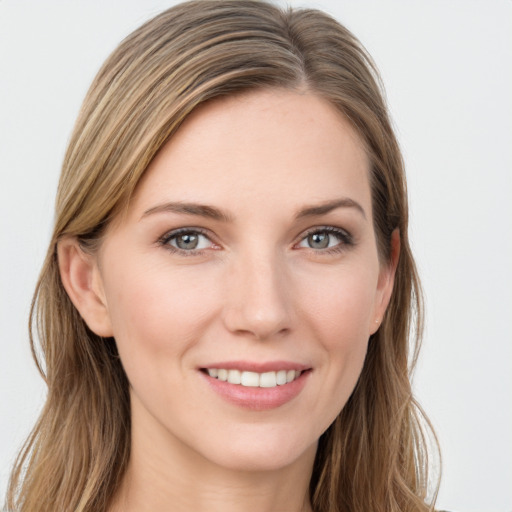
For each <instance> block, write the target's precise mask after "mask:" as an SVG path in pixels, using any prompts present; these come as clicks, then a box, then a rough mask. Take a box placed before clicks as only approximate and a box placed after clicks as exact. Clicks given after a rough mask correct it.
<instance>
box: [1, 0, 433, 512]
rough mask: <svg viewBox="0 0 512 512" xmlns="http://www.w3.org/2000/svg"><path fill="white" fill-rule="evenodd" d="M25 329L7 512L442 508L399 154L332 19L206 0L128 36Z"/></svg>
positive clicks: (367, 77) (64, 190)
mask: <svg viewBox="0 0 512 512" xmlns="http://www.w3.org/2000/svg"><path fill="white" fill-rule="evenodd" d="M33 318H34V320H35V321H36V325H37V328H38V332H39V336H40V339H41V345H42V349H43V354H44V366H45V372H44V373H45V378H46V381H47V383H48V398H47V402H46V405H45V408H44V410H43V413H42V415H41V417H40V420H39V422H38V424H37V425H36V427H35V429H34V431H33V434H32V436H31V438H30V439H29V440H28V442H27V444H26V447H25V449H24V451H23V452H22V454H21V456H20V458H19V460H18V462H17V464H16V467H15V469H14V471H13V475H12V481H11V485H10V490H9V494H8V498H7V507H8V508H10V509H15V510H20V511H25V510H27V511H29V510H30V511H31V510H38V511H41V510H48V511H50V510H51V511H55V510H77V511H78V510H79V511H101V510H106V511H111V512H115V511H119V510H123V511H131V510H138V511H141V510H174V511H179V510H203V509H208V510H220V509H221V508H222V510H240V509H242V507H245V508H246V509H247V508H248V509H256V508H257V509H258V510H279V511H285V510H286V511H288V510H289V511H298V510H305V511H311V510H314V511H315V512H320V511H322V512H323V511H337V510H350V511H369V510H375V511H379V510H382V511H413V510H414V511H420V510H432V509H433V507H434V503H433V502H432V503H426V500H427V485H428V475H427V465H428V464H427V462H428V461H427V453H426V443H425V439H424V436H425V430H424V428H423V427H422V423H421V419H422V414H421V411H420V410H419V409H418V407H417V406H416V404H415V402H414V399H413V397H412V394H411V387H410V382H409V371H410V367H409V365H408V363H410V362H411V361H412V364H414V361H415V359H416V356H417V345H416V348H415V350H414V351H413V354H412V355H410V354H409V352H408V338H409V333H410V330H411V328H415V332H416V334H417V336H419V333H420V332H421V301H420V287H419V281H418V278H417V275H416V271H415V266H414V261H413V258H412V256H411V252H410V248H409V244H408V239H407V199H406V187H405V178H404V174H403V165H402V160H401V156H400V152H399V148H398V145H397V143H396V140H395V137H394V134H393V132H392V129H391V127H390V123H389V119H388V116H387V112H386V107H385V104H384V102H383V99H382V96H381V92H380V90H379V86H378V82H377V78H376V71H375V69H374V67H373V65H372V63H371V60H370V58H369V57H368V55H367V54H366V53H365V52H364V50H363V49H362V47H361V45H360V44H359V43H358V41H357V40H356V39H355V38H354V37H353V36H352V35H351V34H350V33H349V32H348V31H347V30H346V29H345V28H343V27H342V26H340V25H339V24H338V23H337V22H335V21H334V20H332V19H331V18H329V17H328V16H326V15H324V14H322V13H320V12H317V11H311V10H288V11H280V10H278V9H277V8H275V7H273V6H271V5H269V4H266V3H263V2H259V1H246V0H243V1H238V0H237V1H226V0H221V1H207V2H204V1H199V2H197V1H196V2H190V3H185V4H181V5H179V6H177V7H174V8H172V9H170V10H168V11H166V12H164V13H162V14H161V15H159V16H157V17H156V18H155V19H153V20H151V21H150V22H148V23H146V24H145V25H144V26H142V27H141V28H140V29H138V30H137V31H135V32H134V33H133V34H132V35H130V36H129V37H128V38H127V39H126V40H125V41H123V42H122V43H121V45H120V46H119V48H118V49H117V50H116V51H115V52H114V53H113V54H112V55H111V56H110V58H109V59H108V60H107V62H106V63H105V65H104V66H103V68H102V69H101V70H100V72H99V73H98V75H97V77H96V79H95V80H94V83H93V85H92V87H91V89H90V91H89V93H88V95H87V97H86V99H85V102H84V106H83V108H82V111H81V113H80V116H79V119H78V121H77V124H76V126H75V130H74V134H73V136H72V139H71V142H70V145H69V148H68V151H67V154H66V157H65V161H64V165H63V171H62V176H61V181H60V184H59V190H58V195H57V206H56V222H55V230H54V233H53V237H52V240H51V243H50V248H49V252H48V256H47V259H46V262H45V264H44V267H43V270H42V274H41V277H40V281H39V283H38V286H37V289H36V293H35V299H34V306H33ZM42 366H43V365H42V364H40V368H41V371H42ZM24 468H25V469H24ZM24 471H25V472H24Z"/></svg>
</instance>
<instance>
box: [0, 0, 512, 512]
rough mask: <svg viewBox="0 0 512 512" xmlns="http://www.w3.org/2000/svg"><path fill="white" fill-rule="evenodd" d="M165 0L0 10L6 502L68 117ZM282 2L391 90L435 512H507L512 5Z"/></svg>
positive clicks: (0, 360) (1, 426)
mask: <svg viewBox="0 0 512 512" xmlns="http://www.w3.org/2000/svg"><path fill="white" fill-rule="evenodd" d="M173 3H174V2H171V1H163V0H123V1H122V2H121V1H106V0H101V1H100V0H95V1H93V0H74V1H72V2H71V1H65V0H62V1H56V0H46V1H27V0H0V222H1V230H0V240H1V251H0V294H1V296H0V299H1V302H0V329H1V336H0V499H1V498H2V497H3V495H4V492H5V487H6V485H7V478H8V471H9V467H10V465H11V464H12V462H13V458H14V456H15V453H16V451H17V449H18V448H19V447H20V444H21V443H22V441H23V439H24V438H25V436H26V435H27V433H28V432H29V430H30V428H31V426H32V424H33V422H34V421H35V419H36V417H37V414H38V411H39V410H40V408H41V405H42V403H43V400H44V396H45V388H44V385H43V382H42V380H41V379H40V377H39V375H38V374H37V372H36V369H35V366H34V365H33V363H32V360H31V356H30V350H29V345H28V335H27V326H26V323H27V316H28V310H29V303H30V299H31V294H32V291H33V288H34V285H35V282H36V278H37V275H38V272H39V269H40V266H41V263H42V261H43V257H44V254H45V251H46V246H47V243H48V239H49V236H50V230H51V223H52V216H53V215H52V208H53V200H54V194H55V189H56V184H57V179H58V174H59V169H60V164H61V161H62V157H63V153H64V150H65V146H66V143H67V140H68V138H69V135H70V132H71V129H72V125H73V123H74V120H75V117H76V115H77V113H78V110H79V107H80V104H81V101H82V99H83V96H84V94H85V92H86V90H87V88H88V86H89V83H90V82H91V80H92V78H93V76H94V74H95V73H96V71H97V69H98V67H99V66H100V64H101V63H102V62H103V60H104V59H105V58H106V57H107V55H108V54H109V53H110V51H111V50H113V48H114V47H115V46H116V44H117V43H118V42H119V41H120V40H121V39H122V38H123V37H124V36H125V35H127V34H128V33H129V32H131V31H132V30H133V29H135V28H136V27H137V26H138V25H140V24H141V23H142V22H144V21H146V20H147V19H149V18H150V17H152V16H153V15H155V14H157V13H158V12H160V11H162V10H163V9H165V8H167V7H170V6H171V5H173ZM290 3H291V5H307V6H311V7H318V8H321V9H323V10H326V11H327V12H329V13H331V14H332V15H334V16H335V17H336V18H337V19H338V20H340V21H341V22H342V23H344V24H345V25H346V26H347V27H348V28H349V29H351V30H352V31H353V32H354V33H355V34H356V35H357V36H358V37H359V38H360V39H361V40H362V42H363V44H364V45H365V46H366V47H367V49H368V50H369V51H370V53H371V54H372V55H373V57H374V59H375V60H376V62H377V65H378V67H379V68H380V70H381V73H382V76H383V79H384V83H385V85H386V88H387V96H388V102H389V105H390V110H391V114H392V117H393V120H394V123H395V125H396V130H397V134H398V137H399V139H400V143H401V145H402V148H403V152H404V156H405V160H406V165H407V172H408V179H409V188H410V190H409V194H410V204H411V237H412V244H413V250H414V251H415V254H416V258H417V262H418V265H419V269H420V273H421V276H422V280H423V284H424V289H425V296H426V306H427V329H426V334H425V341H424V347H423V353H422V357H421V360H420V363H419V366H418V369H417V372H416V376H415V381H414V382H415V390H416V393H417V395H418V397H419V399H420V402H421V403H422V405H423V406H424V408H425V409H426V411H427V412H428V414H429V416H430V417H431V419H432V421H433V423H434V425H435V427H436V429H437V432H438V434H439V439H440V442H441V447H442V453H443V459H444V474H443V483H442V486H441V491H440V496H439V501H438V504H439V507H440V508H446V509H448V510H452V511H458V512H503V511H512V396H511V395H512V334H511V332H512V330H511V328H510V323H509V322H510V321H511V317H512V291H511V290H512V270H511V269H512V236H511V232H512V206H511V203H512V202H511V201H510V197H511V195H512V179H511V175H512V149H511V148H512V99H511V98H512V96H511V95H512V1H510V0H485V1H484V0H480V1H473V0H450V1H445V0H430V1H423V2H420V1H414V0H402V1H399V0H381V1H371V0H341V1H336V0H331V1H329V0H323V1H311V2H300V3H299V2H293V1H292V2H290ZM281 5H282V4H281Z"/></svg>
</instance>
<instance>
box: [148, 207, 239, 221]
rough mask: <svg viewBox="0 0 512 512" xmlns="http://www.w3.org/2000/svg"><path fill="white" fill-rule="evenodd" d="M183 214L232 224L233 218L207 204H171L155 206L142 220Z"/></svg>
mask: <svg viewBox="0 0 512 512" xmlns="http://www.w3.org/2000/svg"><path fill="white" fill-rule="evenodd" d="M165 212H170V213H181V214H185V215H197V216H199V217H207V218H209V219H213V220H219V221H222V222H231V221H232V220H233V218H232V217H231V215H229V214H228V213H226V212H223V211H222V210H219V209H218V208H215V207H214V206H208V205H205V204H198V203H182V202H169V203H164V204H159V205H157V206H153V208H149V210H146V211H145V212H144V213H143V214H142V217H141V219H143V218H144V217H147V216H148V215H152V214H154V213H165Z"/></svg>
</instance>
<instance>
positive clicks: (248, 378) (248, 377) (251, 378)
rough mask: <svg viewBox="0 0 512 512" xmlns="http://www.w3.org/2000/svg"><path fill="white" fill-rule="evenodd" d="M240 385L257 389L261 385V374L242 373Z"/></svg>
mask: <svg viewBox="0 0 512 512" xmlns="http://www.w3.org/2000/svg"><path fill="white" fill-rule="evenodd" d="M240 384H242V386H247V387H251V388H257V387H259V385H260V374H259V373H256V372H242V376H241V379H240Z"/></svg>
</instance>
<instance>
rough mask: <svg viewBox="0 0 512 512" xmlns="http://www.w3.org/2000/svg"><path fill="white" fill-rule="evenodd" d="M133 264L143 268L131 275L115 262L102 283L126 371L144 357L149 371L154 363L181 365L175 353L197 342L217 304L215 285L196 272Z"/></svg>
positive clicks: (182, 351)
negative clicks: (114, 269) (170, 362)
mask: <svg viewBox="0 0 512 512" xmlns="http://www.w3.org/2000/svg"><path fill="white" fill-rule="evenodd" d="M135 267H136V266H131V268H135ZM138 268H145V270H144V271H143V272H138V273H134V272H130V271H129V269H128V268H123V267H122V266H118V268H117V269H116V271H115V272H111V274H110V275H109V281H108V282H107V286H106V291H107V300H108V306H109V313H110V317H111V321H112V327H113V332H114V337H115V339H116V342H117V345H118V349H119V352H120V355H121V358H122V360H123V364H124V366H125V369H126V371H127V373H129V370H130V368H129V367H130V366H132V364H133V366H134V367H135V368H134V369H136V367H137V366H142V363H143V362H144V361H146V362H148V363H149V362H151V366H152V367H153V368H155V369H156V368H157V367H158V361H164V360H167V361H174V362H175V363H176V364H178V363H181V359H179V358H180V356H181V355H182V354H183V353H184V352H186V350H187V349H188V348H190V346H191V345H193V344H194V343H195V342H196V341H197V339H198V336H197V334H198V333H199V332H200V331H201V329H202V328H203V324H204V323H205V322H206V321H207V320H208V319H209V318H210V317H211V316H212V314H213V311H214V310H215V308H216V305H217V304H218V299H217V297H216V296H215V290H216V288H215V287H214V286H209V285H208V282H205V280H204V279H201V278H199V276H197V272H196V275H195V276H194V275H193V273H192V272H191V273H187V272H176V271H174V272H173V271H172V270H170V269H169V268H168V267H166V266H162V265H154V266H152V267H151V266H148V265H147V263H146V264H145V265H141V266H138ZM109 292H110V293H109ZM162 356H167V357H165V358H164V357H162ZM168 356H171V357H170V358H169V357H168Z"/></svg>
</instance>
